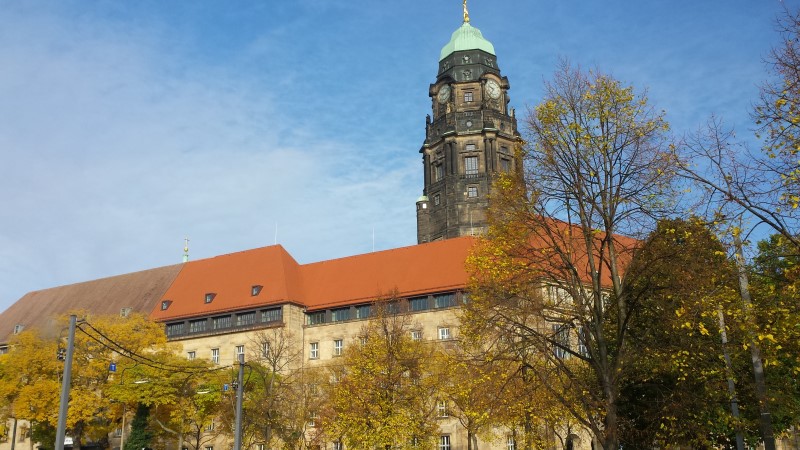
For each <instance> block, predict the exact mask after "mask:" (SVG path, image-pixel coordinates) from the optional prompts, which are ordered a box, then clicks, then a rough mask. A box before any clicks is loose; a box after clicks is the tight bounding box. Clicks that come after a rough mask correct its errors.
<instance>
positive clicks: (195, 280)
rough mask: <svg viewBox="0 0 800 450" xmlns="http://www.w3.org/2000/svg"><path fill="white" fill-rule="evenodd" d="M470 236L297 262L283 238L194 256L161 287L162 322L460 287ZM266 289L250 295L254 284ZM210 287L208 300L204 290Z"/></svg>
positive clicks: (158, 313)
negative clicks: (264, 244)
mask: <svg viewBox="0 0 800 450" xmlns="http://www.w3.org/2000/svg"><path fill="white" fill-rule="evenodd" d="M473 243H474V240H473V239H472V238H469V237H465V238H456V239H448V240H445V241H438V242H433V243H430V244H422V245H414V246H410V247H402V248H397V249H392V250H386V251H381V252H373V253H367V254H363V255H356V256H350V257H347V258H340V259H334V260H330V261H322V262H317V263H312V264H306V265H299V264H298V263H297V262H296V261H295V260H294V259H293V258H292V257H291V256H290V255H289V254H288V253H287V252H286V250H284V248H283V247H281V246H280V245H275V246H270V247H263V248H257V249H254V250H247V251H243V252H238V253H231V254H228V255H222V256H217V257H214V258H209V259H203V260H198V261H191V262H188V263H186V264H185V265H184V269H183V271H181V274H180V276H179V277H178V278H177V279H176V280H175V282H174V283H173V284H172V286H171V287H170V288H169V290H168V291H167V292H166V293H165V294H164V296H163V300H170V301H171V302H172V303H171V304H170V305H169V307H168V308H167V309H166V310H161V308H160V302H159V304H158V305H155V308H154V309H153V312H152V313H151V317H152V318H153V319H155V320H159V321H169V320H178V319H184V318H188V317H197V316H207V315H212V314H215V313H224V312H228V311H235V310H241V309H250V308H257V307H261V306H267V305H277V304H281V303H287V302H291V303H297V304H300V305H303V306H306V307H308V308H309V309H321V308H329V307H334V306H343V305H352V304H356V303H363V302H369V301H372V300H375V299H376V298H378V297H381V296H384V295H389V294H392V293H394V292H396V293H397V294H398V295H401V296H412V295H417V294H421V293H430V292H437V291H447V290H454V289H460V288H463V287H465V286H466V284H467V273H466V270H465V268H464V262H465V261H466V258H467V254H468V253H469V249H470V248H471V247H472V245H473ZM254 285H261V286H263V289H262V291H261V293H260V294H259V295H257V296H252V295H250V294H251V288H252V286H254ZM209 293H213V294H215V296H214V299H213V300H212V301H211V303H206V302H205V295H206V294H209Z"/></svg>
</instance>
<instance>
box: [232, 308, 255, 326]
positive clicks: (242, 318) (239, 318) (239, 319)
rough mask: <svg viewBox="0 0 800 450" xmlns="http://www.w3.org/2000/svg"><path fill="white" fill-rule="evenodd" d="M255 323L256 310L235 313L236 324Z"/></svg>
mask: <svg viewBox="0 0 800 450" xmlns="http://www.w3.org/2000/svg"><path fill="white" fill-rule="evenodd" d="M254 323H256V312H255V311H251V312H246V313H239V314H236V326H244V325H252V324H254Z"/></svg>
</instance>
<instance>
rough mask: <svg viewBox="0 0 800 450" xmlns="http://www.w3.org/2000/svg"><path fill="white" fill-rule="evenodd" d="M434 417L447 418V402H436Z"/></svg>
mask: <svg viewBox="0 0 800 450" xmlns="http://www.w3.org/2000/svg"><path fill="white" fill-rule="evenodd" d="M436 415H437V416H438V417H447V416H448V414H447V402H446V401H444V400H438V401H437V402H436Z"/></svg>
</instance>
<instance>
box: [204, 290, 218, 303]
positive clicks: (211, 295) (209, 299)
mask: <svg viewBox="0 0 800 450" xmlns="http://www.w3.org/2000/svg"><path fill="white" fill-rule="evenodd" d="M216 296H217V294H215V293H214V292H209V293H207V294H206V303H211V302H213V301H214V297H216Z"/></svg>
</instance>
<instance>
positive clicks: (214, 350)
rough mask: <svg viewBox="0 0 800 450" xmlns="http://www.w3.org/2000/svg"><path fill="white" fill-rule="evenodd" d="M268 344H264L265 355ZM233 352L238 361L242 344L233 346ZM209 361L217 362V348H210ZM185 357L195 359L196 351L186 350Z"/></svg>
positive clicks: (242, 347) (242, 349)
mask: <svg viewBox="0 0 800 450" xmlns="http://www.w3.org/2000/svg"><path fill="white" fill-rule="evenodd" d="M268 345H269V344H266V343H265V344H264V354H265V355H266V354H267V352H268V351H269V347H268ZM234 354H235V355H236V361H240V360H241V358H242V357H243V356H244V345H237V346H236V347H235V348H234ZM210 356H211V362H213V363H214V364H219V356H220V353H219V348H212V349H211V355H210ZM186 358H187V359H189V360H190V361H191V360H194V359H197V352H196V351H195V350H190V351H188V352H186Z"/></svg>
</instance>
